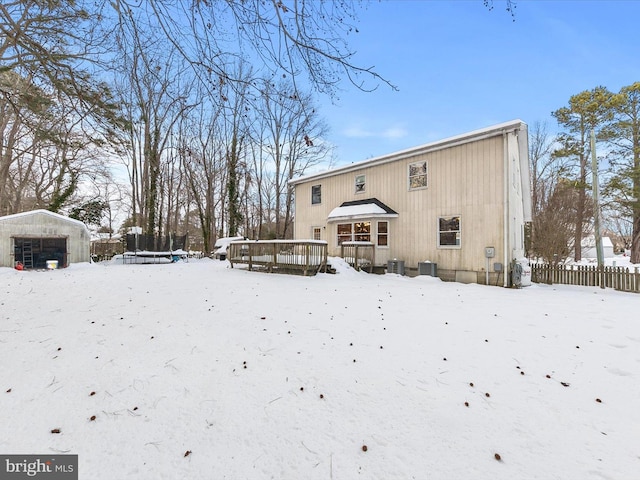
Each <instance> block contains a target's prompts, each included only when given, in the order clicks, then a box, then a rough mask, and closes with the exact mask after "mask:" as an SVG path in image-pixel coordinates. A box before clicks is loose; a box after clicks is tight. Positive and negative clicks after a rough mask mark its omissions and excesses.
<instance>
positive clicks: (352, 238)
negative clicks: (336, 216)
mask: <svg viewBox="0 0 640 480" xmlns="http://www.w3.org/2000/svg"><path fill="white" fill-rule="evenodd" d="M356 223H368V224H369V240H367V241H369V242H370V241H371V237H372V236H373V233H372V232H371V230H372V229H373V221H371V220H362V221H357V220H352V221H349V222H340V223H337V224H336V247H339V246H340V239H339V237H340V235H339V234H338V226H339V225H348V224H351V238H350V239H349V240H345V242H355V241H362V240H354V239H355V236H356V235H358V234H357V233H356V228H355V227H356V225H355V224H356ZM377 229H378V225H377V224H376V235H377V234H378V231H377ZM376 239H377V237H376Z"/></svg>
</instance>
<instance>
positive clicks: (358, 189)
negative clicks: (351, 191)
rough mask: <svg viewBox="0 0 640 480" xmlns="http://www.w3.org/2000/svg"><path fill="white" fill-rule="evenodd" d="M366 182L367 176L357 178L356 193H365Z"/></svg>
mask: <svg viewBox="0 0 640 480" xmlns="http://www.w3.org/2000/svg"><path fill="white" fill-rule="evenodd" d="M365 180H366V176H365V175H358V176H356V193H362V192H364V187H365V183H366V182H365Z"/></svg>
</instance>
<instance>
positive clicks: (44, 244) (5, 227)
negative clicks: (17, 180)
mask: <svg viewBox="0 0 640 480" xmlns="http://www.w3.org/2000/svg"><path fill="white" fill-rule="evenodd" d="M90 244H91V236H90V234H89V230H88V229H87V226H86V225H85V224H84V223H82V222H80V221H78V220H74V219H72V218H69V217H65V216H64V215H59V214H57V213H53V212H50V211H48V210H34V211H32V212H24V213H17V214H15V215H7V216H5V217H0V267H14V266H15V265H16V264H17V263H18V262H20V263H22V265H23V266H24V268H25V269H44V268H47V267H52V266H54V267H60V268H62V267H67V266H69V265H70V264H71V263H78V262H89V261H90ZM56 262H57V263H56Z"/></svg>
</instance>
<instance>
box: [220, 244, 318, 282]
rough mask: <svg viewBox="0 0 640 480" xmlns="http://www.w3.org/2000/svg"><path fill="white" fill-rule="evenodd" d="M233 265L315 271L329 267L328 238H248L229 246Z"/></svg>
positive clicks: (292, 270) (312, 272) (306, 272)
mask: <svg viewBox="0 0 640 480" xmlns="http://www.w3.org/2000/svg"><path fill="white" fill-rule="evenodd" d="M227 260H229V263H230V264H231V268H233V267H234V266H235V265H238V264H242V265H248V266H249V270H254V269H263V270H266V271H268V272H284V273H301V274H302V275H315V274H316V273H318V272H326V271H327V242H324V241H319V240H255V241H250V240H245V241H240V242H231V243H230V244H229V247H228V248H227Z"/></svg>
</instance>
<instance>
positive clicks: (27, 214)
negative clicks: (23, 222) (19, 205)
mask: <svg viewBox="0 0 640 480" xmlns="http://www.w3.org/2000/svg"><path fill="white" fill-rule="evenodd" d="M34 215H47V216H50V217H52V218H55V219H57V220H62V221H65V222H69V223H75V224H77V225H78V226H79V227H82V228H84V229H85V230H87V232H89V229H88V227H87V226H86V225H85V224H84V223H83V222H81V221H80V220H76V219H75V218H70V217H67V216H65V215H60V214H59V213H55V212H51V211H49V210H44V209H38V210H30V211H28V212H20V213H14V214H11V215H5V216H4V217H0V222H3V221H5V220H15V219H17V218H20V217H31V216H34Z"/></svg>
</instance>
